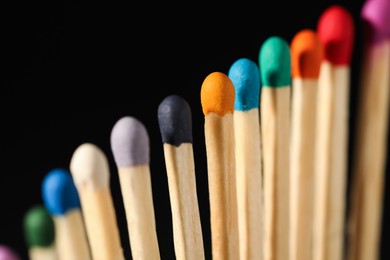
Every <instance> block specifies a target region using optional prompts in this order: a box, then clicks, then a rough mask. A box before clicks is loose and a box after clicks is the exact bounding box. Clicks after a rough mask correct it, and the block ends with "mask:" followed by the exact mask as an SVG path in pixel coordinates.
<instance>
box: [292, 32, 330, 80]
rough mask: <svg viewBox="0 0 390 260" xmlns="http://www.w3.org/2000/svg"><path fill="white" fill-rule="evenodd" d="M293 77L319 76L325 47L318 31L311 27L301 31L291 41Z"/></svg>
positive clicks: (314, 77)
mask: <svg viewBox="0 0 390 260" xmlns="http://www.w3.org/2000/svg"><path fill="white" fill-rule="evenodd" d="M290 48H291V69H292V77H293V78H312V79H316V78H318V76H319V74H320V65H321V62H322V59H323V55H324V48H323V45H322V42H321V41H320V38H319V37H318V35H317V33H316V32H315V31H314V30H311V29H303V30H301V31H299V32H298V33H297V34H296V35H295V36H294V38H293V40H292V42H291V47H290Z"/></svg>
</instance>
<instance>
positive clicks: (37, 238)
mask: <svg viewBox="0 0 390 260" xmlns="http://www.w3.org/2000/svg"><path fill="white" fill-rule="evenodd" d="M23 228H24V236H25V240H26V243H27V246H28V247H29V248H36V247H50V246H51V245H52V244H53V243H54V240H55V227H54V221H53V218H52V217H51V215H50V214H49V212H48V211H47V209H46V208H45V206H44V205H40V204H39V205H35V206H33V207H32V208H30V209H29V210H28V211H27V212H26V214H25V216H24V219H23Z"/></svg>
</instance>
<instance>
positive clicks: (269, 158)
mask: <svg viewBox="0 0 390 260" xmlns="http://www.w3.org/2000/svg"><path fill="white" fill-rule="evenodd" d="M259 69H260V76H261V82H262V88H261V100H260V106H261V107H260V120H261V133H262V136H261V138H262V147H263V150H262V151H263V153H262V154H263V175H264V177H263V178H264V223H265V226H264V232H265V233H264V254H265V255H264V259H265V260H271V259H272V260H288V259H289V258H288V257H289V230H290V228H289V221H290V199H289V197H290V192H289V190H290V171H289V159H290V158H289V157H290V100H291V57H290V46H289V44H288V43H287V42H286V41H285V40H284V39H282V38H281V37H278V36H271V37H269V38H268V39H266V41H265V42H264V43H263V44H262V46H261V48H260V51H259Z"/></svg>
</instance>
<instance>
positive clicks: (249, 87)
mask: <svg viewBox="0 0 390 260" xmlns="http://www.w3.org/2000/svg"><path fill="white" fill-rule="evenodd" d="M228 76H229V78H230V79H231V80H232V82H233V85H234V88H235V90H236V97H235V100H234V110H239V111H247V110H250V109H253V108H259V103H260V70H259V67H258V66H257V64H256V63H255V62H254V61H252V60H250V59H247V58H240V59H238V60H236V61H235V62H234V63H233V64H232V66H231V67H230V69H229V73H228Z"/></svg>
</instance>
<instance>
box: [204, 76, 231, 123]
mask: <svg viewBox="0 0 390 260" xmlns="http://www.w3.org/2000/svg"><path fill="white" fill-rule="evenodd" d="M235 95H236V93H235V90H234V85H233V82H232V81H231V79H230V78H229V77H228V76H227V75H226V74H224V73H222V72H212V73H210V74H209V75H208V76H207V77H206V78H205V79H204V81H203V83H202V87H201V92H200V97H201V104H202V110H203V114H204V115H207V114H208V113H211V112H213V113H216V114H218V115H220V116H224V115H225V114H226V113H229V112H230V113H233V112H234V99H235Z"/></svg>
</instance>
